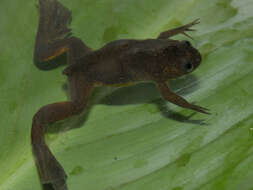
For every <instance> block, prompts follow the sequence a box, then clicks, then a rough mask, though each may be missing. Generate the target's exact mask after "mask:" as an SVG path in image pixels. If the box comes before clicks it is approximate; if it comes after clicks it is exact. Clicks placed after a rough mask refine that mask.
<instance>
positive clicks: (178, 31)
mask: <svg viewBox="0 0 253 190" xmlns="http://www.w3.org/2000/svg"><path fill="white" fill-rule="evenodd" d="M199 23H200V21H199V19H196V20H194V21H193V22H191V23H189V24H186V25H183V26H180V27H178V28H173V29H171V30H168V31H165V32H162V33H160V35H159V36H158V37H157V39H168V38H170V37H172V36H175V35H177V34H184V35H185V36H187V37H189V38H191V36H189V35H188V34H187V33H185V32H190V31H195V30H194V29H191V27H192V26H194V25H196V24H199ZM191 39H192V38H191Z"/></svg>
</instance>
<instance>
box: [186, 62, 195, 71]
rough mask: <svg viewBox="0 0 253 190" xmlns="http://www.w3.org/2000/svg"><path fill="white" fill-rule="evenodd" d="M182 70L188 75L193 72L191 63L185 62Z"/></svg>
mask: <svg viewBox="0 0 253 190" xmlns="http://www.w3.org/2000/svg"><path fill="white" fill-rule="evenodd" d="M184 70H185V71H186V72H187V73H188V72H191V71H192V70H193V64H192V63H191V62H186V63H185V64H184Z"/></svg>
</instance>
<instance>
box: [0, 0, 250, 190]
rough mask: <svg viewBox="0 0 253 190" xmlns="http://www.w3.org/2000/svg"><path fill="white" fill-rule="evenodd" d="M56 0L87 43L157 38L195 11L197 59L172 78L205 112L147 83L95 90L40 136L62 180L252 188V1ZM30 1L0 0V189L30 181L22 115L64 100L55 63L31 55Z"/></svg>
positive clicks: (33, 13) (31, 187) (204, 189)
mask: <svg viewBox="0 0 253 190" xmlns="http://www.w3.org/2000/svg"><path fill="white" fill-rule="evenodd" d="M62 3H63V4H64V5H65V6H67V7H68V8H70V9H71V10H72V11H73V23H72V28H73V33H74V35H75V36H78V37H81V38H82V39H83V40H84V41H85V42H86V43H87V44H88V45H89V46H90V47H92V48H94V49H96V48H99V47H101V46H102V45H104V44H106V43H107V42H109V41H112V40H116V39H122V38H137V39H144V38H152V37H156V36H157V35H158V34H159V33H160V32H162V31H163V30H166V29H169V28H172V27H176V26H179V25H182V24H186V23H188V22H190V21H193V20H194V19H196V18H200V20H201V24H199V25H198V26H196V27H195V28H196V29H197V32H194V33H192V36H193V37H194V39H195V41H193V42H192V43H193V44H194V46H195V47H198V49H199V50H200V51H201V54H202V55H203V63H202V65H201V66H200V67H199V68H198V69H197V70H196V71H195V72H194V73H193V75H191V76H187V77H185V78H183V79H179V80H176V81H173V82H172V86H173V89H174V91H176V92H177V93H179V94H181V95H182V96H184V97H185V98H186V99H187V100H189V101H190V102H197V104H198V105H201V106H204V107H207V108H209V109H210V110H211V113H212V115H210V116H209V115H204V114H200V113H196V114H194V115H193V116H192V117H191V118H190V119H189V120H190V121H189V120H187V118H186V117H187V116H189V115H191V114H192V113H193V111H191V110H186V109H182V108H180V107H177V106H175V105H172V104H170V103H168V102H165V101H162V100H161V98H160V95H159V94H158V92H157V91H156V89H155V87H154V85H152V84H148V83H143V84H137V85H135V86H131V87H124V88H119V89H111V88H99V89H97V90H96V91H95V92H94V94H93V96H92V97H91V100H90V102H91V103H90V106H89V109H88V113H89V114H87V115H86V117H85V121H84V122H83V124H82V125H81V126H79V127H78V128H74V125H73V122H72V121H71V122H69V123H68V124H65V125H66V126H67V128H65V130H61V132H60V133H55V132H54V130H53V129H54V126H51V128H52V130H51V132H49V134H48V135H47V142H48V144H49V145H50V148H51V150H52V151H53V152H54V154H55V155H56V157H57V159H58V160H59V161H60V163H61V164H62V165H63V167H64V168H65V170H66V172H67V174H68V176H69V177H68V181H67V182H68V186H69V189H71V190H77V189H87V190H140V189H141V190H142V189H145V190H153V189H159V190H237V189H242V190H252V189H253V181H252V178H253V148H252V145H253V101H252V99H253V88H252V86H253V12H252V9H253V1H252V0H212V1H208V0H180V1H178V0H156V1H154V0H125V1H116V0H107V1H102V0H97V1H94V0H73V1H67V0H62ZM36 4H37V1H19V0H12V1H7V0H2V1H1V6H0V24H1V29H0V32H1V33H0V34H1V35H0V44H1V51H0V63H1V64H0V92H1V93H0V103H1V109H0V115H1V120H0V189H1V190H14V189H18V190H39V189H41V186H40V182H39V178H38V174H37V171H36V168H35V164H34V160H33V156H32V153H31V145H30V129H31V121H32V117H33V115H34V113H35V112H36V111H37V110H38V109H39V108H40V107H41V106H43V105H46V104H48V103H52V102H57V101H62V100H65V99H66V98H67V96H66V91H65V90H64V89H63V85H64V84H65V82H66V78H65V77H64V76H62V75H61V70H62V68H59V69H56V70H52V71H48V72H44V71H40V70H38V69H37V68H36V67H35V66H34V64H33V47H34V39H35V34H36V30H37V24H38V12H37V8H36ZM178 38H180V39H185V37H184V36H180V37H178ZM182 115H183V116H185V117H183V116H182ZM79 119H80V118H76V119H75V120H79ZM202 120H204V121H202ZM63 124H64V123H63Z"/></svg>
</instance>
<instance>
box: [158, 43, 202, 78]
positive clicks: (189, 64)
mask: <svg viewBox="0 0 253 190" xmlns="http://www.w3.org/2000/svg"><path fill="white" fill-rule="evenodd" d="M162 62H163V66H164V69H163V72H164V74H165V75H167V77H168V78H177V77H180V76H182V75H185V74H188V73H191V72H192V71H194V70H195V69H196V68H197V67H198V66H199V65H200V63H201V55H200V53H199V51H198V50H197V49H195V48H194V47H192V45H191V43H190V42H189V41H176V43H175V41H173V43H171V44H169V45H168V46H167V47H166V48H165V49H164V50H163V59H162Z"/></svg>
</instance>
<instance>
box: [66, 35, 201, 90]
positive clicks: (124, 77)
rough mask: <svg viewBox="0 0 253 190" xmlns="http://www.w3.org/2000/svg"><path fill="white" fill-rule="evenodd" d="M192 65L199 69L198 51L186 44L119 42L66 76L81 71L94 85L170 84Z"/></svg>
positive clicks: (83, 60)
mask: <svg viewBox="0 0 253 190" xmlns="http://www.w3.org/2000/svg"><path fill="white" fill-rule="evenodd" d="M188 62H190V63H191V64H192V67H193V68H196V67H197V66H198V65H199V64H200V62H201V56H200V54H199V52H198V51H197V50H196V49H195V48H193V47H192V46H191V45H190V44H189V42H187V41H181V42H179V41H176V40H167V39H148V40H116V41H114V42H111V43H109V44H107V45H105V46H104V47H102V48H101V49H99V50H96V51H92V52H90V53H89V54H86V55H85V56H83V57H82V58H80V59H78V60H77V61H76V63H75V64H73V65H70V66H68V67H67V68H66V69H65V70H64V71H63V73H64V74H66V75H69V76H70V75H73V74H75V73H77V72H82V73H83V75H85V76H86V77H87V80H88V81H89V82H91V83H95V84H101V85H118V84H125V83H132V82H138V81H167V80H168V79H172V78H176V77H178V76H179V75H183V74H187V73H188V71H187V70H184V69H185V68H183V67H182V68H177V67H181V66H182V65H184V64H187V63H188Z"/></svg>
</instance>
